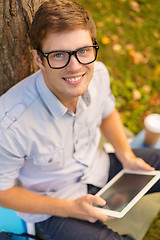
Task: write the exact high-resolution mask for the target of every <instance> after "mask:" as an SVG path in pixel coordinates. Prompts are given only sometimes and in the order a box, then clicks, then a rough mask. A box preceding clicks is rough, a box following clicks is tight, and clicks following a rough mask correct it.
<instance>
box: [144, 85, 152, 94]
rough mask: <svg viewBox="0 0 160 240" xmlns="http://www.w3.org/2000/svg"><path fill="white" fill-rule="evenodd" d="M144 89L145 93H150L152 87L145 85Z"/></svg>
mask: <svg viewBox="0 0 160 240" xmlns="http://www.w3.org/2000/svg"><path fill="white" fill-rule="evenodd" d="M143 90H144V92H145V93H150V91H151V87H150V86H148V85H144V86H143Z"/></svg>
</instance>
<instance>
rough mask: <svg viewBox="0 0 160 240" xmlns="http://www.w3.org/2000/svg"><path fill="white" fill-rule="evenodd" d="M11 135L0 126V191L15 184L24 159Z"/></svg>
mask: <svg viewBox="0 0 160 240" xmlns="http://www.w3.org/2000/svg"><path fill="white" fill-rule="evenodd" d="M22 156H23V154H22V152H21V150H20V148H19V145H18V143H16V141H15V138H14V137H13V136H12V133H11V132H10V133H9V131H8V130H7V129H5V128H3V127H2V125H0V190H7V189H9V188H11V187H12V186H14V185H15V184H16V179H17V178H18V175H19V170H20V168H21V167H22V166H23V163H24V157H22Z"/></svg>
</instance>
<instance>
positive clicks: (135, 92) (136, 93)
mask: <svg viewBox="0 0 160 240" xmlns="http://www.w3.org/2000/svg"><path fill="white" fill-rule="evenodd" d="M132 96H133V100H134V101H137V100H139V99H141V97H142V95H141V93H140V91H138V90H137V89H134V90H133V91H132Z"/></svg>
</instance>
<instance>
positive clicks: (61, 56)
mask: <svg viewBox="0 0 160 240" xmlns="http://www.w3.org/2000/svg"><path fill="white" fill-rule="evenodd" d="M53 57H54V58H64V57H65V56H64V54H63V53H55V54H54V55H53Z"/></svg>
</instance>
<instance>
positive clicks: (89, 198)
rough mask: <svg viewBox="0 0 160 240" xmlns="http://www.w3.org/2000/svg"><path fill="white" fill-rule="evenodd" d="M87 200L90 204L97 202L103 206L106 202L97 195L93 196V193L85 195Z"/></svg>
mask: <svg viewBox="0 0 160 240" xmlns="http://www.w3.org/2000/svg"><path fill="white" fill-rule="evenodd" d="M87 201H88V202H89V203H90V204H93V203H95V204H97V205H101V206H104V205H105V204H106V201H105V200H104V199H103V198H101V197H99V196H95V195H91V194H88V195H87Z"/></svg>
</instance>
